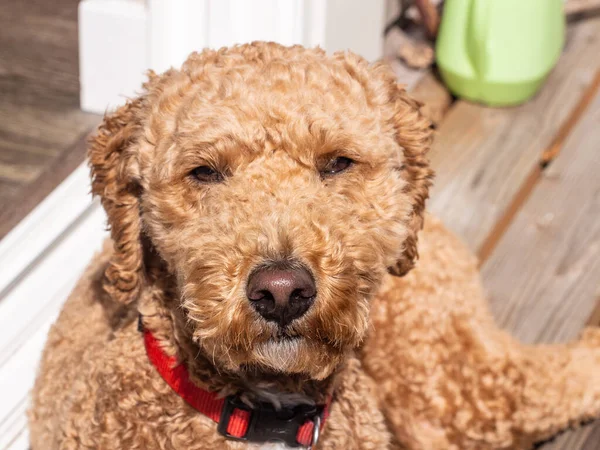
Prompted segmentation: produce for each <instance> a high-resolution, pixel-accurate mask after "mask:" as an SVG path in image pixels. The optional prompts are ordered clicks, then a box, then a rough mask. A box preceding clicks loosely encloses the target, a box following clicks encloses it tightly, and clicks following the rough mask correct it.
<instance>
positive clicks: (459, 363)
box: [30, 43, 600, 450]
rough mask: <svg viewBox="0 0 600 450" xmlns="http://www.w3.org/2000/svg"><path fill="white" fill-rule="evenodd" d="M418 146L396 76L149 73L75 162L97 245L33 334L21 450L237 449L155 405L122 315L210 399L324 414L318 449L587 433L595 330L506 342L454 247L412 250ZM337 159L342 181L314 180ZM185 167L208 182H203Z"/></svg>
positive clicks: (194, 65) (346, 70) (147, 372)
mask: <svg viewBox="0 0 600 450" xmlns="http://www.w3.org/2000/svg"><path fill="white" fill-rule="evenodd" d="M431 138H432V136H431V131H430V127H429V124H428V122H427V121H426V120H425V119H424V118H423V117H422V116H421V114H420V113H419V108H418V104H417V103H416V102H415V101H413V100H411V99H410V98H409V97H408V95H407V94H406V92H405V91H404V90H403V89H401V88H400V87H398V85H397V84H396V80H395V77H394V75H393V73H392V72H391V71H390V70H389V69H388V68H387V67H386V66H385V65H382V64H374V65H369V64H368V63H367V62H365V61H364V60H363V59H362V58H360V57H358V56H356V55H353V54H351V53H336V54H334V55H333V56H327V55H325V54H324V52H322V51H320V50H315V49H304V48H302V47H297V46H296V47H282V46H279V45H276V44H272V43H253V44H249V45H243V46H236V47H233V48H229V49H222V50H219V51H211V50H206V51H204V52H202V53H199V54H193V55H191V56H190V57H189V59H188V60H187V62H186V63H185V64H184V65H183V67H182V68H181V70H169V71H167V72H166V73H164V74H162V75H155V74H152V73H151V74H150V78H149V81H148V82H147V83H146V85H145V86H144V92H143V93H142V94H141V95H140V96H139V97H138V98H136V99H134V100H132V101H130V102H129V103H127V104H126V105H125V106H123V107H121V108H120V109H118V110H117V111H116V112H114V113H112V114H110V115H107V116H106V117H105V120H104V123H103V124H102V125H101V126H100V128H99V129H98V132H97V133H96V135H95V136H94V138H93V139H92V142H91V148H90V152H89V157H90V164H91V167H92V180H93V183H92V186H93V193H94V194H96V195H98V196H99V197H100V198H101V200H102V204H103V206H104V208H105V210H106V213H107V216H108V222H109V224H110V228H111V235H112V239H111V241H112V242H111V243H110V244H107V246H106V248H105V249H104V250H103V252H102V253H101V254H100V255H99V256H98V257H97V258H96V259H95V260H94V261H93V262H92V264H91V266H90V268H89V269H88V271H87V272H86V274H85V275H84V276H83V278H82V279H81V281H80V283H79V285H78V286H77V288H76V289H75V291H74V292H73V293H72V295H71V296H70V298H69V300H68V301H67V303H66V305H65V307H64V309H63V312H62V314H61V316H60V318H59V319H58V321H57V323H56V325H55V326H54V327H53V328H52V331H51V332H50V335H49V338H48V343H47V346H46V350H45V352H44V356H43V360H42V363H41V368H40V373H39V377H38V380H37V382H36V386H35V389H34V392H33V406H32V409H31V411H30V428H31V443H32V448H33V450H45V449H115V448H127V449H136V448H137V449H154V448H157V449H214V448H232V449H236V448H239V449H242V448H247V447H252V446H251V445H249V444H245V443H240V442H234V441H230V440H225V439H224V438H223V437H222V436H220V435H219V434H218V433H217V431H216V425H215V423H214V422H212V421H211V420H210V419H209V418H207V417H205V416H203V415H202V414H199V413H198V412H197V411H195V410H194V409H192V408H191V407H190V406H189V405H187V404H186V403H185V402H184V401H183V400H182V399H181V398H180V397H179V396H178V395H177V394H175V393H174V392H173V391H172V390H171V388H170V387H169V386H167V385H166V383H165V382H164V381H163V380H162V378H161V377H160V375H158V373H157V372H156V370H155V369H154V367H153V366H152V365H151V364H150V363H149V362H148V358H147V356H146V353H145V349H144V345H143V342H142V339H141V337H140V334H139V332H138V331H137V330H136V324H135V319H136V317H137V315H138V314H139V313H141V314H142V316H143V320H144V326H145V328H147V329H149V330H151V331H152V332H153V333H154V335H155V336H156V337H157V338H158V339H159V340H160V341H161V343H162V346H163V348H164V350H165V351H166V352H167V353H169V354H171V355H175V356H176V357H177V358H178V359H179V360H180V361H182V363H183V364H185V365H186V366H187V367H188V370H189V372H190V374H191V376H192V379H193V380H194V382H195V383H196V384H198V385H199V386H201V387H203V388H205V389H208V390H211V391H217V392H219V393H220V394H222V395H229V394H233V393H237V394H239V395H241V396H242V397H243V398H244V399H245V401H247V402H250V403H252V402H254V401H256V400H261V401H265V400H267V401H271V402H272V403H274V404H275V405H276V406H278V405H280V404H295V403H297V402H300V401H308V402H315V403H322V402H323V401H324V400H325V398H327V396H328V395H330V394H331V395H333V399H334V400H333V403H332V407H331V415H330V418H329V419H328V421H327V423H326V426H325V428H324V431H323V435H322V438H321V440H320V441H319V444H318V448H322V449H385V448H390V449H391V448H396V449H398V448H406V449H412V450H416V449H422V450H431V449H456V450H458V449H461V450H462V449H477V450H485V449H526V448H530V447H531V446H532V445H533V443H534V442H536V441H538V440H540V439H544V438H547V437H549V436H551V435H552V434H554V433H556V432H558V431H559V430H561V429H564V428H565V427H567V426H569V425H571V424H576V423H578V422H580V421H582V420H585V419H589V418H592V417H596V416H598V415H600V333H599V332H598V330H588V331H587V332H586V333H585V335H584V336H583V338H582V340H580V341H578V342H576V343H573V344H569V345H561V346H538V347H528V346H523V345H521V344H519V343H517V342H516V341H514V340H513V339H512V338H510V337H509V336H508V335H506V334H505V333H504V332H502V331H500V330H499V329H498V328H497V327H496V326H495V325H494V323H493V321H492V318H491V316H490V314H489V312H488V310H487V306H486V304H485V301H484V297H483V294H482V292H481V288H480V284H479V280H478V275H477V271H476V263H475V261H474V258H473V257H472V256H471V255H470V254H469V252H468V251H467V250H465V248H464V247H463V245H462V244H461V243H460V242H458V241H457V240H456V238H454V237H453V236H452V235H451V234H450V233H449V232H448V231H446V230H445V229H444V227H443V226H442V225H441V224H440V223H439V222H438V221H437V220H436V219H435V218H433V217H427V221H426V225H425V228H424V230H423V231H421V232H420V233H419V231H420V230H421V228H422V226H423V218H424V203H425V200H426V198H427V193H428V189H429V186H430V183H431V179H432V172H431V170H430V169H429V166H428V162H427V159H426V152H427V150H428V148H429V145H430V142H431ZM338 157H345V158H350V159H351V160H353V161H354V164H353V165H351V166H350V167H349V168H348V169H347V170H345V171H343V172H341V173H338V174H336V175H332V176H324V175H323V174H322V170H323V167H325V166H326V165H327V164H328V163H329V162H330V161H331V160H332V159H334V158H338ZM199 166H208V167H211V168H212V169H213V170H214V171H215V173H218V174H220V176H221V177H222V179H219V182H215V183H202V182H199V181H198V180H196V179H194V178H193V177H192V176H190V173H192V172H193V171H194V169H195V168H196V167H199ZM417 233H419V236H420V243H419V248H420V253H421V255H420V259H419V263H418V264H417V265H416V267H415V268H414V269H413V266H414V265H415V261H416V259H417ZM282 260H283V261H292V260H293V261H299V262H301V263H302V264H303V265H304V266H306V267H308V268H309V269H310V272H311V274H312V276H313V277H314V280H315V282H316V286H317V292H318V293H317V297H316V300H315V302H314V304H313V305H312V307H311V308H310V309H309V310H308V312H307V313H306V314H305V315H303V316H301V317H300V318H297V319H296V320H294V321H292V322H291V324H290V325H289V326H288V327H287V328H286V329H285V336H283V337H282V335H281V330H280V329H278V326H277V325H276V324H275V323H273V322H268V321H266V320H264V319H263V318H262V317H261V316H260V315H259V314H257V313H256V311H255V310H254V309H253V308H252V307H251V305H250V304H249V301H248V298H247V296H246V283H247V280H248V277H249V276H250V274H251V273H252V271H253V270H254V269H255V268H256V267H258V266H260V265H262V264H265V263H266V262H274V261H282ZM411 269H412V270H411Z"/></svg>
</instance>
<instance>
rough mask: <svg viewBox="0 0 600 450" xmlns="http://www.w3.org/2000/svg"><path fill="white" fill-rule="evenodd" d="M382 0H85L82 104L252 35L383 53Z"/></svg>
mask: <svg viewBox="0 0 600 450" xmlns="http://www.w3.org/2000/svg"><path fill="white" fill-rule="evenodd" d="M385 7H386V2H385V0H147V1H143V0H82V1H81V2H80V5H79V32H80V35H79V41H80V46H79V49H80V78H81V107H82V109H84V110H86V111H91V112H100V113H102V112H104V111H105V110H106V109H107V108H112V107H114V106H116V105H118V104H121V103H122V102H123V101H124V98H125V97H130V96H133V95H135V92H136V91H137V90H139V87H140V85H141V83H142V81H143V80H144V75H143V74H144V72H145V70H146V69H148V68H152V69H153V70H155V71H157V72H162V71H164V70H166V69H168V68H169V67H171V66H175V67H177V66H179V65H180V64H181V63H182V62H183V61H184V60H185V58H186V57H187V55H188V54H189V53H191V52H192V51H194V50H201V49H203V48H205V47H212V48H220V47H223V46H230V45H233V44H238V43H244V42H250V41H254V40H268V41H276V42H280V43H282V44H285V45H291V44H302V45H305V46H308V47H313V46H317V45H319V46H321V47H323V48H324V49H325V50H327V51H329V52H332V51H336V50H346V49H350V50H352V51H354V52H356V53H359V54H361V55H363V56H364V57H365V58H367V59H369V60H376V59H377V58H379V57H380V56H381V55H382V49H383V30H384V27H385V22H384V20H385Z"/></svg>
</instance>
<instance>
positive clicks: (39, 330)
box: [0, 165, 108, 449]
mask: <svg viewBox="0 0 600 450" xmlns="http://www.w3.org/2000/svg"><path fill="white" fill-rule="evenodd" d="M105 228H106V217H105V214H104V212H103V210H102V208H101V207H100V205H99V202H98V201H92V199H91V197H90V195H89V175H88V168H87V166H85V165H81V166H80V167H79V168H77V169H76V170H75V171H74V172H73V173H72V174H71V176H69V178H67V179H66V180H65V181H63V183H61V184H60V185H59V186H58V187H57V188H56V189H55V190H54V191H53V192H52V193H51V194H50V195H49V196H48V197H47V198H46V199H45V200H44V201H43V202H42V203H41V204H40V205H38V206H37V207H36V208H35V209H34V210H33V211H32V212H31V213H30V214H29V215H28V216H27V217H25V219H23V220H22V221H21V222H20V223H19V224H18V225H17V226H16V227H15V229H13V230H12V231H11V232H10V233H9V234H8V235H6V236H5V237H4V239H2V240H1V241H0V267H2V270H1V271H0V286H1V289H0V398H2V401H1V402H0V448H11V449H21V448H27V431H26V429H25V426H26V417H25V411H26V408H27V403H28V393H29V390H30V389H31V387H32V386H33V382H34V379H35V374H36V372H37V370H36V369H37V365H38V361H39V358H40V355H41V352H42V349H43V346H44V343H45V340H46V335H47V332H48V330H49V328H50V326H51V324H52V322H53V321H54V320H55V318H56V316H57V314H58V313H59V311H60V308H61V307H62V304H63V302H64V301H65V299H66V298H67V296H68V295H69V293H70V292H71V290H72V289H73V287H74V285H75V283H76V282H77V280H78V279H79V277H80V276H81V273H82V272H83V270H84V269H85V267H86V266H87V264H88V263H89V261H90V259H91V258H92V256H93V254H94V253H95V252H96V251H98V250H99V249H100V248H101V245H102V242H103V241H104V239H105V238H106V237H107V235H108V233H107V232H106V230H105Z"/></svg>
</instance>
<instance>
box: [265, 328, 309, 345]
mask: <svg viewBox="0 0 600 450" xmlns="http://www.w3.org/2000/svg"><path fill="white" fill-rule="evenodd" d="M300 339H302V336H300V335H299V334H298V333H296V332H295V331H293V330H291V329H289V328H287V327H286V328H278V329H277V331H276V332H275V333H274V334H273V336H272V337H271V338H270V339H269V341H271V342H292V341H297V340H300Z"/></svg>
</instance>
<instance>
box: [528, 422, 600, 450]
mask: <svg viewBox="0 0 600 450" xmlns="http://www.w3.org/2000/svg"><path fill="white" fill-rule="evenodd" d="M599 449H600V424H599V423H596V422H592V423H589V424H587V425H585V426H583V427H581V428H578V429H576V430H570V431H566V432H564V433H561V434H559V435H558V436H556V437H555V438H554V439H552V440H551V441H548V442H547V443H545V444H543V445H540V446H539V447H538V450H599Z"/></svg>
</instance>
